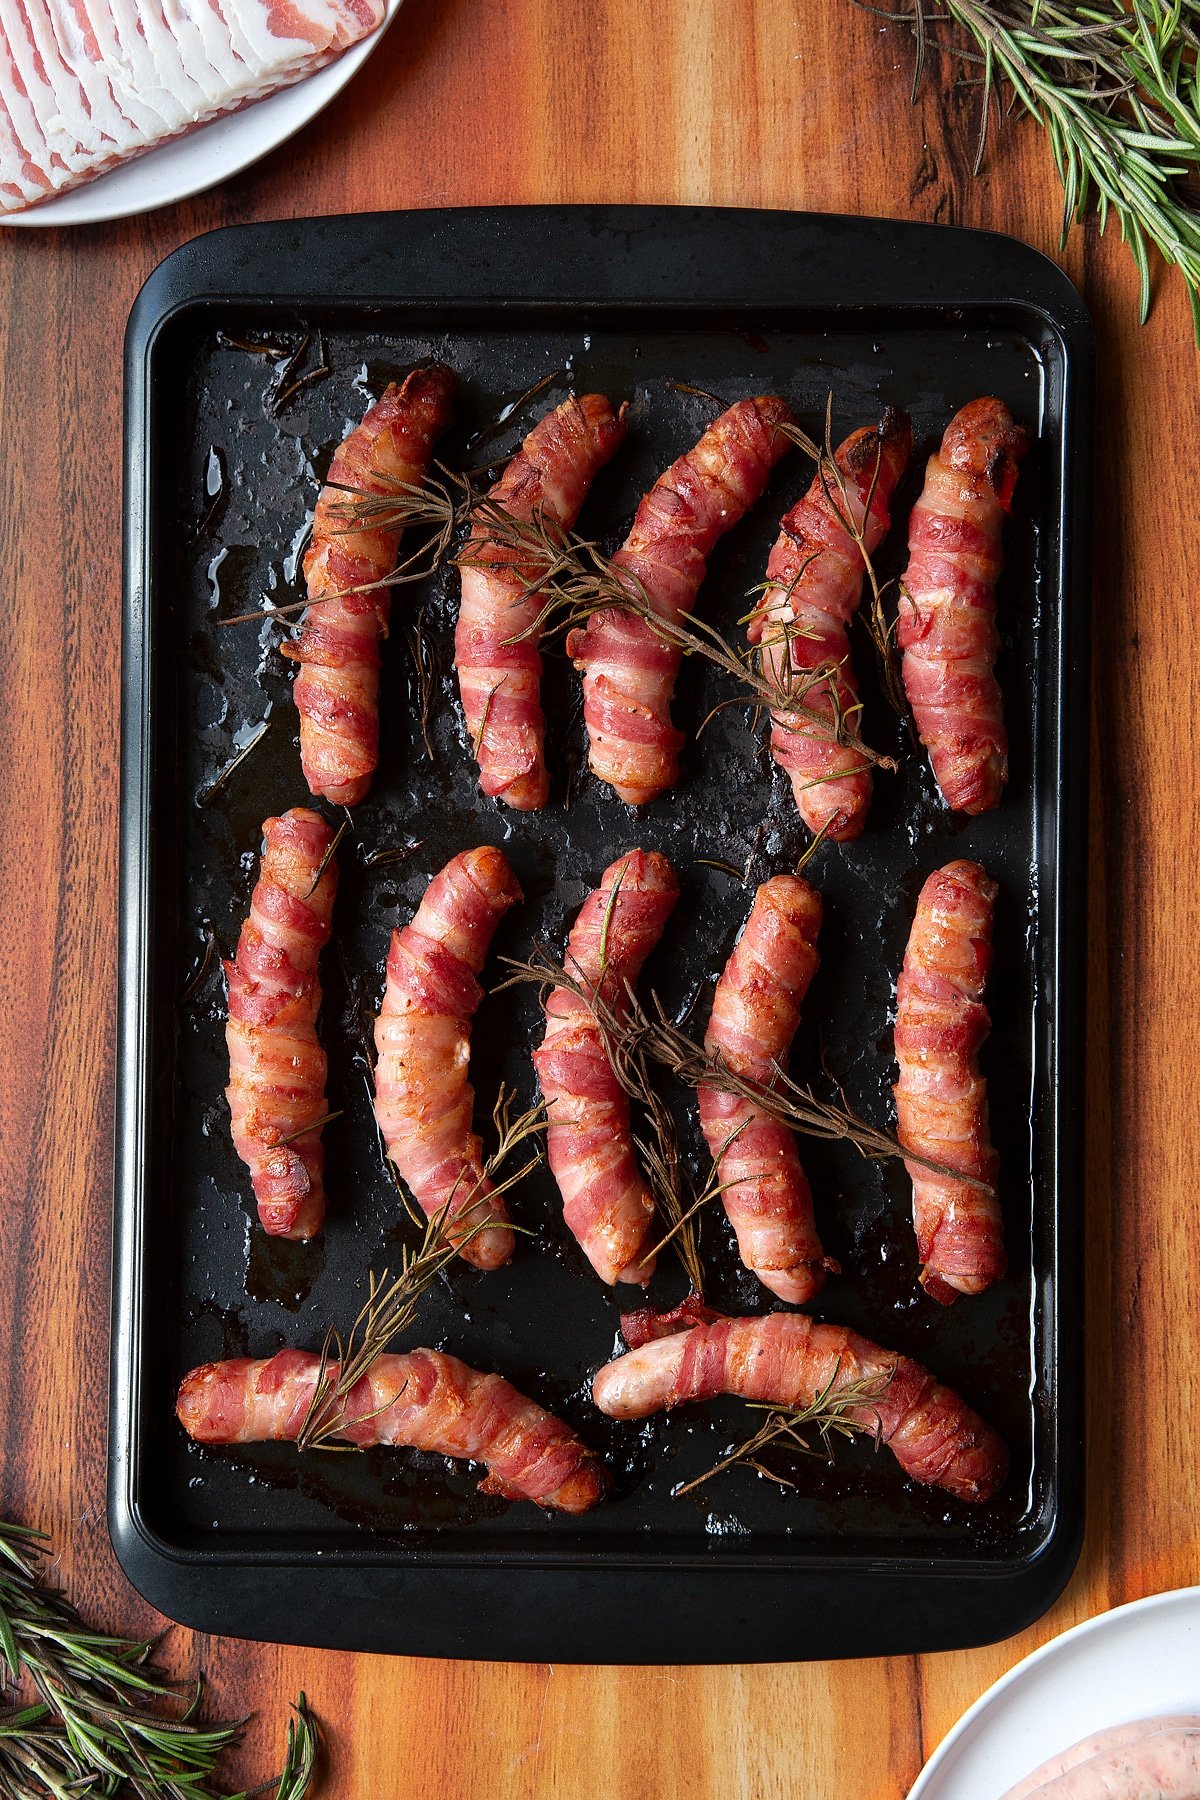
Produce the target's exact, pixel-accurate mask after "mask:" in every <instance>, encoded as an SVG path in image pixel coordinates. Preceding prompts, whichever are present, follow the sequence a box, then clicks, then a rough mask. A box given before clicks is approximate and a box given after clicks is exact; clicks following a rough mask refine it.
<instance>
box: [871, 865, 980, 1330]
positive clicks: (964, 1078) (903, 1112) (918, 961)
mask: <svg viewBox="0 0 1200 1800" xmlns="http://www.w3.org/2000/svg"><path fill="white" fill-rule="evenodd" d="M995 898H996V884H995V882H994V881H990V880H989V879H988V877H987V875H986V874H985V873H984V871H983V870H982V869H981V868H980V867H979V864H978V863H972V862H952V863H947V865H946V867H945V868H944V869H935V870H934V872H933V874H932V875H931V876H930V877H929V879H928V881H927V882H926V883H925V885H924V887H923V888H922V889H921V894H920V898H919V899H918V901H917V911H916V917H915V918H914V919H913V925H912V932H911V934H910V936H909V940H908V949H907V951H906V952H905V956H904V968H903V970H902V971H901V975H900V980H899V983H898V986H897V990H896V1061H897V1062H898V1063H899V1065H900V1079H899V1081H898V1082H897V1083H896V1116H897V1119H898V1121H899V1137H900V1142H901V1144H902V1145H903V1146H904V1148H905V1149H906V1150H914V1151H916V1152H918V1153H919V1154H920V1155H921V1156H926V1157H929V1158H931V1159H932V1160H933V1161H935V1162H940V1163H945V1164H946V1165H947V1166H948V1167H949V1168H952V1169H960V1170H961V1171H962V1172H963V1174H964V1175H970V1176H973V1177H975V1178H976V1180H978V1181H982V1182H986V1183H987V1184H988V1188H989V1189H990V1188H992V1187H994V1185H995V1180H996V1168H997V1158H996V1152H995V1151H994V1150H993V1148H992V1143H991V1139H990V1137H989V1135H988V1111H987V1083H986V1082H985V1081H984V1080H983V1078H982V1076H981V1075H980V1073H979V1056H978V1052H979V1047H980V1045H981V1044H982V1043H983V1040H984V1039H985V1038H986V1036H987V1034H988V1026H989V1023H990V1021H989V1019H988V1015H987V1009H986V1007H985V1006H984V1004H983V990H984V984H985V982H986V980H987V974H988V969H989V968H990V966H991V960H992V908H993V905H994V902H995ZM908 1172H909V1174H910V1175H911V1176H912V1184H913V1224H914V1226H915V1228H916V1233H917V1250H918V1252H919V1254H920V1258H921V1263H922V1265H923V1266H922V1269H921V1281H922V1283H923V1285H924V1287H925V1290H926V1292H927V1293H929V1294H931V1295H932V1296H933V1298H934V1299H935V1300H940V1301H942V1302H943V1303H944V1304H949V1302H951V1301H953V1300H957V1299H958V1297H959V1295H960V1294H981V1293H983V1291H984V1289H985V1288H989V1287H991V1286H992V1284H993V1283H994V1282H997V1281H999V1280H1000V1278H1001V1276H1002V1275H1003V1274H1004V1271H1005V1267H1006V1257H1005V1254H1004V1230H1003V1225H1002V1222H1001V1218H1000V1209H999V1206H998V1205H997V1202H996V1198H995V1195H994V1193H992V1192H990V1191H985V1190H984V1189H982V1188H979V1187H975V1186H970V1185H969V1184H968V1183H967V1182H964V1181H956V1180H955V1179H954V1178H953V1176H950V1175H938V1174H936V1173H935V1172H934V1171H932V1170H930V1169H924V1168H922V1167H921V1166H920V1164H919V1163H909V1164H908Z"/></svg>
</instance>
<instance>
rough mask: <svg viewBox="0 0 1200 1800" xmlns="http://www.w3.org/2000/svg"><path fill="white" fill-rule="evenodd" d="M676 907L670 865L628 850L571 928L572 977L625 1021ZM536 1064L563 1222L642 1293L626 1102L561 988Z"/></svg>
mask: <svg viewBox="0 0 1200 1800" xmlns="http://www.w3.org/2000/svg"><path fill="white" fill-rule="evenodd" d="M678 898H679V883H678V881H677V880H676V879H675V871H674V870H673V869H672V867H671V865H670V863H669V862H668V861H667V859H666V857H665V856H660V855H659V854H658V853H657V851H650V852H648V853H647V852H646V851H643V850H630V851H629V852H628V853H627V854H626V855H625V856H621V857H618V859H617V861H616V862H615V863H613V864H611V865H610V867H609V868H607V869H606V870H605V871H604V874H603V876H602V877H601V880H600V886H599V887H598V888H597V889H596V890H595V892H594V893H592V894H589V896H588V898H587V899H586V900H585V901H584V903H583V907H582V908H581V910H580V913H579V917H578V918H577V919H576V921H575V924H574V926H573V927H572V930H571V935H570V937H569V938H568V940H567V950H566V956H565V958H564V967H565V968H566V969H567V972H568V973H569V974H570V975H572V976H574V977H575V978H576V979H577V980H578V981H579V982H580V983H581V985H582V986H584V987H585V988H586V989H587V990H588V991H589V992H591V993H595V994H596V995H597V996H598V998H599V999H600V1000H602V1001H603V1002H604V1004H605V1005H606V1006H608V1007H610V1008H611V1009H612V1010H613V1011H614V1012H615V1013H617V1014H618V1015H620V1014H621V1013H623V1012H624V1011H625V1010H626V1008H627V1006H628V1001H629V990H630V989H631V988H632V986H633V984H634V982H636V980H637V978H638V976H639V975H640V973H641V970H642V965H643V963H644V962H645V960H646V958H647V957H648V956H649V954H650V952H651V950H653V948H654V946H655V944H657V942H658V940H659V938H660V937H661V936H662V933H663V927H664V926H665V925H666V922H667V920H668V919H669V918H670V916H671V910H672V908H673V907H674V905H675V902H676V900H677V899H678ZM533 1063H534V1067H535V1068H536V1070H537V1074H538V1080H539V1081H540V1082H541V1085H542V1093H543V1094H544V1096H545V1099H546V1112H547V1116H548V1118H549V1132H548V1134H547V1140H546V1154H547V1156H548V1158H549V1161H550V1168H551V1170H552V1172H553V1174H554V1179H555V1180H556V1181H557V1183H558V1187H559V1192H560V1193H561V1194H562V1199H563V1217H564V1218H565V1219H566V1222H567V1225H568V1226H569V1228H570V1230H571V1231H572V1232H573V1233H574V1235H575V1237H576V1238H577V1239H578V1241H579V1244H580V1246H581V1248H582V1249H583V1252H584V1254H585V1255H586V1256H587V1259H588V1261H589V1262H590V1263H591V1265H592V1267H593V1268H594V1269H595V1271H596V1273H597V1275H599V1277H600V1279H601V1280H602V1281H607V1282H608V1283H610V1285H611V1283H613V1282H616V1281H632V1282H639V1283H642V1284H643V1285H644V1284H645V1283H646V1282H647V1281H649V1279H650V1277H651V1275H652V1274H653V1272H654V1259H653V1257H646V1256H645V1255H644V1254H643V1251H644V1248H645V1243H646V1236H647V1233H648V1232H649V1229H650V1223H651V1220H652V1218H653V1215H654V1202H653V1200H652V1199H651V1197H650V1192H649V1190H648V1188H647V1186H646V1183H645V1182H644V1181H643V1180H642V1177H641V1174H640V1172H639V1170H638V1166H637V1158H636V1156H635V1154H634V1148H633V1138H632V1134H631V1130H630V1121H629V1098H628V1096H627V1094H626V1093H625V1090H624V1088H623V1087H622V1086H621V1084H620V1082H619V1081H618V1080H617V1077H616V1075H615V1074H614V1073H613V1069H612V1065H611V1063H610V1062H609V1060H608V1052H607V1050H606V1049H605V1044H604V1035H603V1033H602V1032H601V1030H600V1027H599V1025H598V1024H597V1023H596V1018H595V1015H594V1013H593V1012H592V1010H591V1008H590V1007H589V1006H588V1005H587V1003H586V1002H585V1001H583V1000H581V999H580V998H579V996H578V995H576V994H573V993H571V992H570V990H569V989H567V988H561V987H556V988H555V989H553V991H552V992H551V993H550V995H549V996H548V998H547V1000H546V1035H545V1037H544V1038H543V1040H542V1046H541V1049H540V1050H535V1051H534V1055H533Z"/></svg>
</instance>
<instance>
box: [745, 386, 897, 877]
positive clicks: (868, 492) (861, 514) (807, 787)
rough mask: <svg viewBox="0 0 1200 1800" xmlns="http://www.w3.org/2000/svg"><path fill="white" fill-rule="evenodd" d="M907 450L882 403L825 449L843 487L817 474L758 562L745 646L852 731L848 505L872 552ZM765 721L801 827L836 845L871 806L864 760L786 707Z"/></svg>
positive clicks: (853, 566) (788, 687) (857, 587)
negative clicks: (763, 581) (761, 576)
mask: <svg viewBox="0 0 1200 1800" xmlns="http://www.w3.org/2000/svg"><path fill="white" fill-rule="evenodd" d="M911 453H912V425H911V423H910V422H909V419H908V416H907V415H906V414H905V413H902V412H894V411H893V410H892V409H891V408H890V407H889V408H888V410H887V411H886V412H885V413H884V415H883V418H882V419H881V420H880V421H879V424H878V426H877V427H876V426H863V427H862V428H861V429H860V430H858V431H852V432H851V433H850V436H849V437H848V438H847V439H846V441H845V442H844V443H843V444H839V446H838V448H837V450H836V451H835V453H834V462H835V463H836V465H837V468H838V472H839V474H840V475H841V478H842V483H843V484H844V487H845V493H844V494H843V492H842V488H841V487H840V486H839V485H838V483H837V482H836V481H835V480H834V478H833V476H832V475H831V474H830V473H829V472H828V471H826V470H824V469H820V470H818V472H817V474H816V476H815V477H814V478H813V483H812V486H811V487H810V488H809V490H808V492H807V494H805V495H804V497H803V499H801V500H798V501H797V502H796V504H795V506H793V507H792V510H791V511H790V512H789V513H786V514H785V515H784V518H783V523H782V526H781V528H780V533H779V537H778V538H777V539H776V541H775V547H774V549H773V550H772V551H771V555H770V559H769V561H768V563H767V580H768V581H769V582H770V583H771V585H770V587H768V588H767V590H766V592H765V593H764V594H763V597H762V600H761V601H760V603H759V606H758V608H757V610H756V612H755V614H754V617H753V618H752V619H751V621H750V633H749V635H750V642H751V643H752V644H758V645H759V646H760V648H761V651H762V662H763V673H764V675H765V676H766V678H767V679H768V680H769V681H771V682H773V683H774V685H775V686H776V687H777V688H779V689H780V691H781V692H782V693H783V694H785V695H786V694H789V693H790V694H793V695H795V696H796V697H798V698H801V699H802V700H803V702H804V704H805V705H806V706H808V707H811V708H812V709H813V710H814V711H816V712H819V713H822V714H824V715H825V717H826V718H828V719H829V720H830V721H831V723H832V722H833V721H834V720H835V719H836V718H838V717H846V718H848V720H849V721H850V724H851V726H852V727H853V726H854V724H855V722H856V720H857V713H856V712H855V711H854V708H855V707H856V706H857V704H858V684H857V682H856V681H855V679H854V668H853V665H852V663H851V660H850V645H849V642H848V639H847V636H846V627H847V625H848V624H849V622H850V620H851V618H852V617H853V616H854V614H855V612H856V611H857V610H858V603H859V601H860V599H861V598H862V590H863V578H864V575H865V573H866V570H865V566H864V563H863V558H862V552H861V551H860V549H859V547H858V544H857V543H856V541H855V538H854V534H853V532H852V531H851V530H849V529H848V525H849V519H848V517H847V509H849V514H850V517H851V518H852V519H853V523H854V524H855V525H856V526H857V527H858V528H859V530H861V532H862V535H863V539H864V542H865V544H866V550H867V554H868V556H870V555H872V554H873V553H874V552H875V551H876V550H877V549H878V547H879V545H880V544H881V543H882V542H883V539H884V537H885V536H886V534H887V529H888V526H889V525H890V523H891V517H890V514H889V511H888V508H889V505H890V502H891V498H892V494H893V493H894V492H895V488H896V483H897V482H898V481H899V480H900V477H901V476H902V475H903V473H904V470H905V468H906V467H907V464H908V459H909V456H910V455H911ZM821 669H829V670H830V671H832V673H831V674H830V675H829V677H828V679H824V680H821V681H815V682H813V683H812V685H811V686H809V685H807V684H808V682H809V681H810V680H811V677H812V675H813V673H814V671H816V670H821ZM771 721H772V722H771V755H772V756H773V757H774V759H775V761H776V762H777V763H778V764H779V767H780V768H781V769H786V770H787V773H788V775H789V776H790V777H791V782H792V792H793V793H794V795H795V797H796V805H797V806H798V807H799V809H800V816H801V818H802V819H803V820H804V823H805V824H806V825H807V826H808V828H809V830H810V831H823V832H824V833H825V835H826V837H829V838H832V839H834V840H835V841H836V842H838V843H845V842H846V841H848V840H849V839H850V838H856V837H858V836H859V835H860V833H861V831H862V828H863V826H864V825H865V824H866V819H867V812H868V809H869V808H870V805H871V768H870V764H869V763H866V762H864V761H863V758H862V756H861V754H860V753H859V752H857V751H855V750H852V749H850V748H849V747H847V746H844V745H841V744H837V743H835V742H834V741H833V739H832V738H830V737H828V736H825V735H823V734H822V732H821V730H820V728H819V727H817V726H814V725H813V724H810V723H807V722H804V721H803V720H802V719H801V718H800V717H798V715H797V714H796V713H794V712H792V713H789V712H786V711H779V712H774V713H772V714H771Z"/></svg>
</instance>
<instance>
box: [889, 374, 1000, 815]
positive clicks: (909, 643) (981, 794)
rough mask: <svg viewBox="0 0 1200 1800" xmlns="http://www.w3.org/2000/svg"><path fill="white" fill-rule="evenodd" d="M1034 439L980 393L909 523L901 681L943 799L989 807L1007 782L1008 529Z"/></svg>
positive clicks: (966, 808)
mask: <svg viewBox="0 0 1200 1800" xmlns="http://www.w3.org/2000/svg"><path fill="white" fill-rule="evenodd" d="M1028 447H1029V438H1028V435H1027V434H1026V433H1025V432H1024V431H1023V430H1022V429H1021V427H1020V426H1019V425H1017V424H1016V423H1015V422H1014V420H1013V417H1012V414H1011V413H1010V412H1009V410H1008V408H1007V407H1006V406H1005V404H1004V402H1003V401H1002V400H993V399H984V400H972V401H971V403H970V405H969V406H964V407H963V409H962V411H961V412H958V413H956V414H955V415H954V417H953V418H952V419H951V421H950V423H949V425H948V426H947V427H946V435H945V436H944V437H943V439H942V445H941V449H940V450H939V451H938V453H937V455H936V456H932V457H930V459H929V464H928V466H927V468H926V471H925V487H924V489H923V491H922V493H921V498H920V499H919V500H918V501H917V504H916V505H915V506H914V508H913V511H912V517H911V519H910V520H909V526H908V546H909V562H908V569H907V571H906V573H905V576H904V580H903V582H902V584H901V590H900V620H899V629H898V632H897V642H898V643H899V645H900V648H901V650H902V651H903V652H904V659H903V665H902V668H903V675H904V688H905V692H906V693H907V695H908V701H909V705H910V706H911V707H912V710H913V718H914V719H915V720H916V722H917V730H918V731H919V732H920V734H921V742H922V743H923V744H924V745H925V747H926V748H927V750H928V751H929V760H930V762H931V763H932V764H933V773H934V775H935V777H936V778H937V784H938V786H939V787H940V788H941V790H942V794H943V796H944V798H945V801H946V804H947V806H950V807H952V808H953V809H954V811H955V812H965V813H981V812H988V811H990V809H991V808H992V807H993V806H998V805H999V803H1000V794H1001V791H1002V789H1003V787H1004V784H1005V782H1006V781H1007V780H1008V734H1007V732H1006V731H1005V729H1004V708H1003V700H1002V698H1001V694H1000V688H999V684H998V683H997V681H996V677H995V675H994V674H993V672H992V671H993V668H994V666H995V661H996V652H997V650H998V649H999V647H1000V639H999V636H998V634H997V631H996V582H997V580H998V578H999V575H1000V570H1001V568H1002V567H1003V564H1004V558H1003V556H1002V554H1001V549H1000V533H1001V530H1002V528H1003V525H1004V517H1005V514H1006V513H1007V512H1008V511H1009V508H1010V507H1011V505H1012V496H1013V489H1014V487H1015V486H1016V482H1017V463H1018V461H1019V459H1020V458H1021V457H1022V456H1024V454H1025V451H1026V450H1027V449H1028Z"/></svg>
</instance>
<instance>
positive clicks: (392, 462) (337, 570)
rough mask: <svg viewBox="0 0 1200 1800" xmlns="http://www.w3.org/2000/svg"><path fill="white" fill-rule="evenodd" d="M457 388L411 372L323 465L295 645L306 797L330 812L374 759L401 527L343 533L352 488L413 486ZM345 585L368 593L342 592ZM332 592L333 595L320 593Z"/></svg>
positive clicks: (356, 793)
mask: <svg viewBox="0 0 1200 1800" xmlns="http://www.w3.org/2000/svg"><path fill="white" fill-rule="evenodd" d="M457 387H458V383H457V380H456V379H455V377H454V376H453V375H452V374H451V373H450V371H449V369H442V368H431V369H414V370H413V372H412V374H411V375H409V376H408V377H407V379H406V380H405V382H404V384H403V386H402V387H396V386H394V385H393V386H391V387H389V388H388V389H387V391H386V392H385V393H384V395H383V397H382V399H380V400H378V401H377V402H376V404H375V405H374V406H373V407H372V408H371V410H370V412H368V414H367V416H366V418H365V419H364V420H363V422H362V424H361V425H358V426H356V427H355V429H354V430H353V431H352V432H351V433H350V435H349V437H348V438H347V439H346V440H345V442H344V443H343V444H342V445H341V447H340V448H339V450H338V451H337V454H336V455H335V456H334V459H333V462H332V463H331V464H330V468H329V485H328V486H326V487H324V488H322V489H321V494H320V497H319V499H318V501H317V510H316V513H315V515H314V517H313V529H312V542H311V543H310V545H309V547H308V550H307V552H306V553H305V557H304V579H305V581H306V582H307V584H308V594H309V598H310V600H315V601H320V605H317V606H311V607H310V608H309V610H308V611H307V612H306V613H305V614H304V619H303V622H302V624H301V628H300V635H299V638H298V639H297V641H296V643H295V644H289V645H286V646H285V654H287V655H289V656H291V657H292V658H293V660H294V661H296V662H298V663H299V664H300V671H299V673H298V674H297V676H296V683H295V689H294V693H295V699H296V706H297V708H298V709H299V713H300V761H301V764H302V766H303V769H304V779H305V780H306V781H307V782H308V785H309V787H310V789H311V790H312V792H313V793H314V794H319V795H321V796H323V798H325V799H326V800H331V801H333V802H334V804H335V805H337V806H354V805H355V804H356V803H357V802H358V801H360V800H362V799H364V798H365V796H366V793H367V790H368V789H369V787H370V785H371V777H372V775H373V774H374V773H375V768H376V765H377V764H378V762H379V664H380V656H379V641H380V639H381V638H383V637H386V635H387V628H388V619H389V616H390V613H391V598H390V594H389V590H388V588H387V587H386V586H377V585H370V584H376V583H380V582H382V581H384V579H385V578H386V577H387V576H388V575H390V574H391V572H392V570H393V569H394V568H395V566H396V550H397V546H398V545H399V542H400V537H401V530H400V528H398V527H397V528H394V529H388V530H384V529H374V530H365V531H353V532H347V531H345V530H343V524H344V509H345V507H346V505H347V503H348V501H350V500H352V498H353V493H348V492H347V491H346V490H348V489H349V490H354V491H357V492H360V493H366V494H380V495H388V494H396V493H400V492H403V490H404V489H405V488H407V487H420V486H421V485H422V483H423V482H424V480H425V474H426V471H427V469H428V467H429V460H430V457H431V456H432V454H433V446H434V441H435V440H436V439H437V438H438V437H440V435H441V434H442V432H443V431H445V430H446V428H447V426H448V425H449V424H450V421H451V419H452V418H453V414H454V394H455V392H456V390H457ZM348 589H360V590H361V589H365V590H366V591H360V592H348V591H347V590H348ZM330 595H336V596H338V597H337V598H335V599H332V598H326V597H325V596H330Z"/></svg>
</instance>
